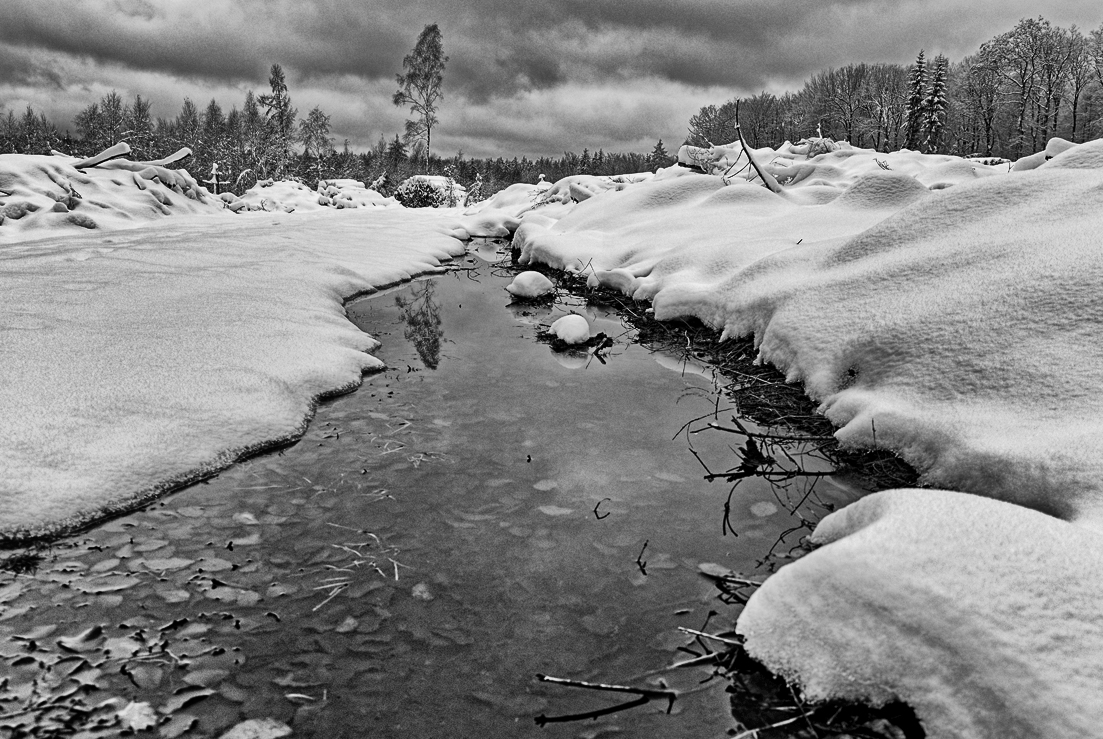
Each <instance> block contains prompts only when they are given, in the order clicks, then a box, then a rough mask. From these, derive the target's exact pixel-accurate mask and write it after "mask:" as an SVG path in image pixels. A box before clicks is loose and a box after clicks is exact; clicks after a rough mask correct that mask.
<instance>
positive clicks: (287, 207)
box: [221, 179, 399, 213]
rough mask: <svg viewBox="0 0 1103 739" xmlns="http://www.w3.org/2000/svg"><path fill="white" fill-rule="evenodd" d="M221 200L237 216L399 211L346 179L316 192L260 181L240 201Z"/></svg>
mask: <svg viewBox="0 0 1103 739" xmlns="http://www.w3.org/2000/svg"><path fill="white" fill-rule="evenodd" d="M221 197H222V199H223V200H224V201H225V202H226V204H227V207H228V208H229V209H230V210H232V211H235V212H238V211H241V210H248V211H266V212H277V211H282V212H284V213H294V212H296V211H298V212H305V213H310V212H315V211H321V210H329V209H336V210H343V209H346V208H372V207H399V206H398V203H397V202H396V201H395V200H394V198H385V197H383V196H382V195H380V194H379V193H378V192H376V191H375V190H371V189H369V188H367V187H365V186H364V183H362V182H358V181H357V180H347V179H344V180H320V181H319V182H318V189H317V190H311V189H310V188H309V187H307V186H306V185H304V184H303V183H301V182H297V181H294V180H279V181H273V180H261V181H260V182H258V183H257V184H255V185H253V186H252V187H251V188H249V189H248V190H246V191H245V192H244V193H243V194H242V195H241V197H237V196H235V195H233V194H232V193H224V194H223V195H222V196H221Z"/></svg>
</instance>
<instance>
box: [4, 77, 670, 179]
mask: <svg viewBox="0 0 1103 739" xmlns="http://www.w3.org/2000/svg"><path fill="white" fill-rule="evenodd" d="M269 87H270V91H269V92H268V93H266V94H262V95H256V94H255V93H253V92H252V91H249V92H247V93H246V94H245V99H244V101H243V103H242V105H241V107H240V108H238V107H237V106H234V107H232V108H231V109H230V111H229V112H225V111H224V110H223V108H222V106H221V105H220V104H219V103H218V102H217V101H216V100H211V101H210V102H209V103H208V104H207V105H206V107H205V108H203V109H202V110H201V109H200V108H199V107H198V106H197V105H196V104H195V103H194V102H193V101H192V100H190V99H187V98H185V100H184V103H183V106H182V107H181V109H180V112H179V113H178V114H177V115H176V116H175V117H173V118H154V117H153V116H152V115H151V113H150V101H149V100H147V99H145V98H143V97H142V96H141V95H135V96H134V98H133V99H132V100H129V101H126V100H124V99H123V98H122V96H120V95H119V94H118V93H116V92H110V93H108V94H107V95H104V96H103V97H102V98H101V99H100V100H99V101H97V102H94V103H91V104H90V105H88V106H87V107H86V108H84V109H83V110H82V111H80V113H78V114H77V116H76V117H75V118H74V120H73V128H74V129H75V130H74V131H73V132H70V131H65V132H64V133H63V132H60V131H59V130H58V128H57V127H56V126H55V125H54V124H53V123H51V122H50V121H49V120H47V118H46V116H45V114H43V113H36V112H35V111H34V110H33V109H31V108H30V107H28V108H27V110H26V112H25V113H24V114H23V115H22V116H17V115H15V113H14V111H8V112H7V115H6V116H0V153H15V154H49V153H50V151H51V150H59V151H62V152H64V153H66V154H70V155H73V156H91V155H93V154H96V153H97V152H99V151H102V150H103V149H106V148H107V147H109V146H112V145H114V144H116V143H118V142H120V141H125V142H126V143H128V144H129V145H130V147H131V152H132V153H131V155H130V157H131V158H132V159H135V160H141V161H155V160H158V159H162V158H165V157H168V156H169V155H171V154H172V153H174V152H176V151H177V150H178V149H180V148H182V147H188V148H189V149H191V151H192V156H191V157H190V158H188V159H186V160H184V161H182V162H180V163H179V165H171V166H181V167H184V168H186V169H187V170H188V171H189V172H190V173H191V174H192V175H193V176H195V177H196V179H198V180H200V181H203V182H205V183H206V185H207V187H208V189H210V190H212V191H214V190H215V188H216V187H217V188H218V190H219V191H227V190H228V191H232V192H235V193H238V194H240V193H242V192H244V191H245V190H247V189H248V188H249V187H252V186H253V185H254V184H255V183H256V182H257V181H258V180H265V179H286V178H294V179H298V180H300V181H302V182H305V183H306V184H308V185H309V186H311V187H314V186H316V184H317V182H318V180H320V179H337V178H348V179H356V180H360V181H361V182H365V183H367V184H369V185H370V184H373V183H374V184H375V185H376V187H377V189H379V190H380V191H381V192H383V194H385V195H389V194H391V193H392V192H393V190H394V188H395V187H397V186H398V184H399V183H400V182H401V181H402V180H403V179H405V178H406V177H409V176H410V175H413V174H433V175H445V176H452V177H454V178H455V179H456V181H457V182H460V183H461V184H463V185H465V186H467V187H468V188H469V189H470V188H471V187H472V185H475V183H476V182H478V189H479V190H480V191H481V192H482V194H483V195H484V196H488V195H490V194H493V193H494V192H497V191H498V190H500V189H502V188H503V187H507V186H508V185H511V184H513V183H515V182H536V181H537V180H538V179H539V177H540V175H544V177H545V178H546V179H547V180H549V181H552V182H554V181H556V180H558V179H561V178H562V177H566V176H568V175H574V174H595V175H616V174H627V173H631V172H641V171H645V170H654V169H657V168H658V167H665V166H668V165H670V164H671V163H673V161H674V159H673V157H671V156H670V155H669V153H668V152H667V150H666V148H665V146H664V145H663V143H662V141H659V142H658V143H657V144H656V145H655V147H654V148H653V150H652V151H651V152H650V153H648V154H640V153H606V152H604V151H601V150H598V151H597V152H590V151H589V150H588V149H584V150H583V152H582V153H581V154H576V153H574V152H565V153H564V154H563V156H561V157H557V158H552V157H539V158H535V159H530V158H528V157H521V158H519V159H518V158H517V157H514V158H513V159H505V158H502V157H498V158H486V159H478V158H466V157H464V156H463V154H462V153H458V154H456V155H455V156H451V157H442V156H439V155H436V154H431V153H430V151H429V150H428V147H427V146H426V144H427V143H428V135H427V134H428V132H427V131H421V130H417V131H415V133H416V135H415V136H414V137H413V141H412V146H407V140H406V137H403V136H400V135H398V134H395V135H394V137H393V138H392V139H387V138H386V137H384V136H382V135H381V136H380V137H379V140H378V141H377V142H376V143H375V145H374V146H372V147H371V148H370V149H369V150H367V151H360V152H355V151H352V150H351V149H350V148H349V145H348V142H347V141H346V142H345V143H344V145H343V146H341V147H340V148H337V147H335V145H334V141H333V138H332V136H331V135H330V123H329V120H330V118H329V115H327V114H326V113H325V112H324V111H322V110H321V109H320V108H318V107H315V108H314V109H312V110H311V111H310V112H309V113H308V114H307V115H306V117H304V118H299V117H298V112H297V110H296V108H295V107H294V105H293V104H292V100H291V95H290V92H289V91H288V87H287V81H286V77H285V75H284V73H283V70H282V69H281V68H280V65H278V64H276V65H273V66H272V70H271V75H270V77H269ZM215 181H217V183H218V184H217V185H216V184H215Z"/></svg>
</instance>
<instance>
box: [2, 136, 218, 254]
mask: <svg viewBox="0 0 1103 739" xmlns="http://www.w3.org/2000/svg"><path fill="white" fill-rule="evenodd" d="M80 163H82V162H81V160H79V159H76V158H74V157H67V156H31V155H24V154H0V243H12V242H15V241H27V240H29V239H37V238H45V237H48V236H53V235H56V234H58V233H70V234H80V233H86V232H87V231H91V230H97V229H99V230H115V229H119V228H132V227H134V226H140V225H143V224H145V223H149V222H150V221H154V220H157V219H160V218H163V217H165V216H171V215H185V214H187V215H198V214H204V213H218V212H220V211H221V210H222V208H223V205H222V203H221V201H219V200H218V199H216V198H213V197H212V196H211V195H210V193H208V192H207V191H206V190H205V189H204V188H203V187H201V186H200V185H199V184H198V183H197V182H196V181H195V180H194V179H193V178H192V177H191V175H189V174H188V173H187V172H186V171H184V170H181V169H168V168H166V167H164V166H161V165H159V164H157V163H153V162H131V161H128V160H125V159H114V160H111V161H106V162H103V163H100V164H98V165H96V166H90V167H87V168H85V169H78V168H77V167H75V166H74V165H76V164H80Z"/></svg>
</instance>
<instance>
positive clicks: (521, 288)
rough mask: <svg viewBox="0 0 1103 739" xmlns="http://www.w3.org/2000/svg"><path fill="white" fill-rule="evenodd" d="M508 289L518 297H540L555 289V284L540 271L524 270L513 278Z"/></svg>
mask: <svg viewBox="0 0 1103 739" xmlns="http://www.w3.org/2000/svg"><path fill="white" fill-rule="evenodd" d="M506 290H508V291H509V292H510V294H511V295H514V296H516V297H518V298H539V297H541V296H544V295H547V294H548V293H550V292H552V291H553V290H555V285H554V284H552V281H551V280H549V279H548V278H547V277H545V276H544V275H542V274H540V273H539V272H533V271H529V272H522V273H521V274H519V275H517V276H516V277H514V278H513V282H511V283H510V284H509V285H507V286H506Z"/></svg>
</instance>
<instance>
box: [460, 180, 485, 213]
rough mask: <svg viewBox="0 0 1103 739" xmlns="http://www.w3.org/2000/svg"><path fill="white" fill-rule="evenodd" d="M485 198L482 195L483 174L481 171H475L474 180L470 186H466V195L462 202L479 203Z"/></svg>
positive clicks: (468, 203)
mask: <svg viewBox="0 0 1103 739" xmlns="http://www.w3.org/2000/svg"><path fill="white" fill-rule="evenodd" d="M485 198H486V196H485V195H483V176H482V174H481V173H479V172H476V173H475V181H474V182H472V183H471V187H469V188H467V197H466V198H464V201H463V204H464V205H465V206H467V205H473V204H475V203H481V202H482V201H483V200H484V199H485Z"/></svg>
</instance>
